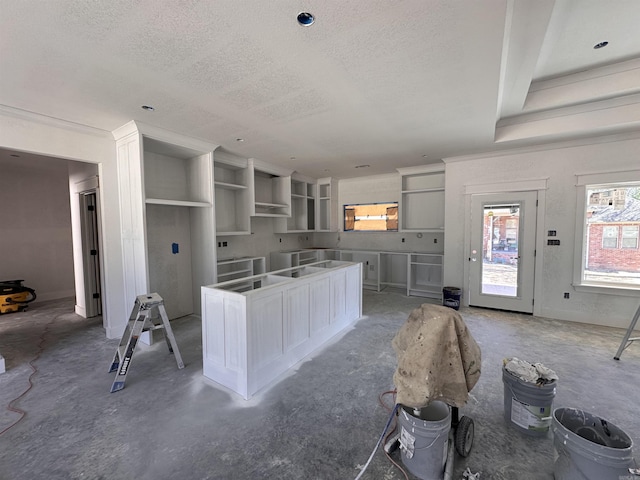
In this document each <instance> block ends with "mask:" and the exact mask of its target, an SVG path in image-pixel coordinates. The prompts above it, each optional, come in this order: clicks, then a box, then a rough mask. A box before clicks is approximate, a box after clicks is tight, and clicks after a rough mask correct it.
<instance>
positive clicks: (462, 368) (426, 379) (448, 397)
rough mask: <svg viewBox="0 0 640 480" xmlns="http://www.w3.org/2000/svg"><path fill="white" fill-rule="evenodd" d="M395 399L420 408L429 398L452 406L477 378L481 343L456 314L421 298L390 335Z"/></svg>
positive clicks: (458, 403) (460, 401) (464, 396)
mask: <svg viewBox="0 0 640 480" xmlns="http://www.w3.org/2000/svg"><path fill="white" fill-rule="evenodd" d="M392 345H393V349H394V350H395V352H396V356H397V358H398V368H397V369H396V371H395V373H394V375H393V382H394V384H395V387H396V390H397V394H396V403H400V404H402V405H406V406H408V407H413V408H422V407H425V406H427V405H428V404H429V403H431V402H432V401H434V400H440V401H443V402H445V403H447V404H449V405H451V406H452V407H461V406H462V405H464V404H465V403H466V402H467V399H468V396H469V392H470V391H471V389H472V388H473V387H474V386H475V384H476V383H477V381H478V379H479V378H480V366H481V352H480V347H479V346H478V344H477V343H476V341H475V340H474V339H473V337H472V336H471V333H470V332H469V330H468V329H467V326H466V324H465V323H464V321H463V320H462V317H461V316H460V314H459V313H458V312H457V311H455V310H453V309H451V308H448V307H443V306H439V305H432V304H428V303H425V304H423V305H422V306H420V307H418V308H416V309H414V310H413V311H412V312H411V313H410V314H409V318H408V319H407V321H406V322H405V323H404V325H403V326H402V327H401V328H400V330H399V331H398V333H397V334H396V336H395V337H394V339H393V341H392Z"/></svg>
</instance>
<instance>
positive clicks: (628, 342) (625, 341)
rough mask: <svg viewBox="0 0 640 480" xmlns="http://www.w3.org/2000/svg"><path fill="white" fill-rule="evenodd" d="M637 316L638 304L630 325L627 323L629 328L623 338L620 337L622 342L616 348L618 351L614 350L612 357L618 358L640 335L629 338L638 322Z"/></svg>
mask: <svg viewBox="0 0 640 480" xmlns="http://www.w3.org/2000/svg"><path fill="white" fill-rule="evenodd" d="M638 317H640V306H639V307H638V310H636V314H635V315H634V316H633V320H631V325H629V329H628V330H627V333H626V334H625V335H624V338H623V339H622V343H621V344H620V347H619V348H618V351H617V352H616V355H615V357H613V359H614V360H620V355H622V352H623V351H624V350H625V349H626V348H627V347H628V346H629V345H631V344H632V343H633V342H635V341H636V340H640V337H636V338H629V337H631V334H632V333H633V330H635V328H636V324H637V323H638Z"/></svg>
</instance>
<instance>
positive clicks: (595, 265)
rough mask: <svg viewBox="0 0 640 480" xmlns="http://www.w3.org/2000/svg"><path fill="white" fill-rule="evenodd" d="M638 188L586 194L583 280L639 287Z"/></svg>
mask: <svg viewBox="0 0 640 480" xmlns="http://www.w3.org/2000/svg"><path fill="white" fill-rule="evenodd" d="M639 233H640V187H635V186H634V187H626V188H624V187H621V188H609V189H602V188H599V189H590V190H588V209H587V238H586V242H587V252H586V258H585V260H586V261H585V272H584V273H585V278H586V279H589V280H595V281H618V280H619V281H620V282H621V283H632V284H640V248H639V247H640V245H639V241H638V239H639Z"/></svg>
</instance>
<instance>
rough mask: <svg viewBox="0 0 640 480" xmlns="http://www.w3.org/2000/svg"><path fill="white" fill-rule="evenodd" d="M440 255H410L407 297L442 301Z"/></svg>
mask: <svg viewBox="0 0 640 480" xmlns="http://www.w3.org/2000/svg"><path fill="white" fill-rule="evenodd" d="M442 258H443V256H442V255H440V254H433V253H430V254H427V253H412V254H411V255H410V259H409V268H410V276H409V295H413V296H418V297H431V298H438V299H442V267H443V264H442Z"/></svg>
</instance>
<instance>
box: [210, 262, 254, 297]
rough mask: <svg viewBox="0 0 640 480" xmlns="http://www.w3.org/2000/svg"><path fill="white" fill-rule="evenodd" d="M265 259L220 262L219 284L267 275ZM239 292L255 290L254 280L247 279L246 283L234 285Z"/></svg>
mask: <svg viewBox="0 0 640 480" xmlns="http://www.w3.org/2000/svg"><path fill="white" fill-rule="evenodd" d="M265 264H266V262H265V257H240V258H229V259H224V260H218V280H217V282H218V283H220V282H227V281H230V280H238V279H241V278H247V277H252V276H253V275H260V274H262V273H265V271H266V268H265ZM234 287H237V291H245V290H253V289H254V288H255V285H253V280H252V279H250V278H247V281H246V282H239V283H237V284H235V285H234Z"/></svg>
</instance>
